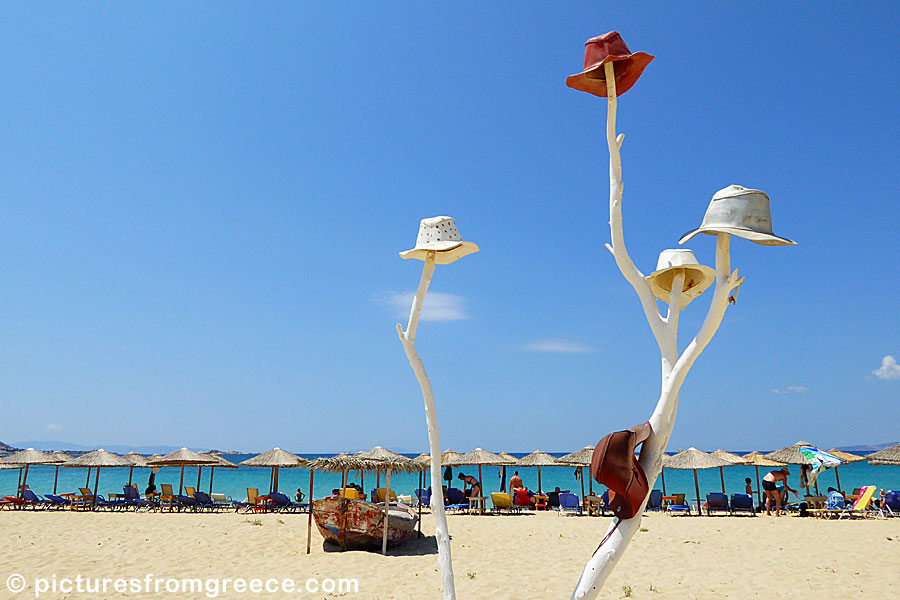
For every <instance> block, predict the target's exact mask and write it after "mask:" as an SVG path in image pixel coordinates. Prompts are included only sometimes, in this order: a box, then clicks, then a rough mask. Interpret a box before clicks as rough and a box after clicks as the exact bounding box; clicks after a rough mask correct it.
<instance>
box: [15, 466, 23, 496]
mask: <svg viewBox="0 0 900 600" xmlns="http://www.w3.org/2000/svg"><path fill="white" fill-rule="evenodd" d="M16 495H17V496H21V495H22V467H19V481H18V482H17V483H16Z"/></svg>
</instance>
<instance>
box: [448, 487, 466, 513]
mask: <svg viewBox="0 0 900 600" xmlns="http://www.w3.org/2000/svg"><path fill="white" fill-rule="evenodd" d="M446 508H447V509H448V510H469V503H468V502H467V501H466V497H465V495H463V492H462V490H461V489H459V488H454V487H452V488H447V506H446Z"/></svg>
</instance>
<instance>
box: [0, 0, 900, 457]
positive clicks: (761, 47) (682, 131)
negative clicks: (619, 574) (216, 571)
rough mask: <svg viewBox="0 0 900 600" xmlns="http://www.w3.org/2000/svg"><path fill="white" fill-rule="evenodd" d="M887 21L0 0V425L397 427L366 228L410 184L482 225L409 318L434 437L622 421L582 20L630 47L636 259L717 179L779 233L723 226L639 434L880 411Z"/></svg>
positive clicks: (695, 208) (277, 429)
mask: <svg viewBox="0 0 900 600" xmlns="http://www.w3.org/2000/svg"><path fill="white" fill-rule="evenodd" d="M898 28H900V16H898V9H897V8H896V6H895V5H894V4H892V3H880V4H879V3H870V4H869V5H867V6H865V7H861V6H859V5H857V4H855V3H849V2H848V3H826V4H825V5H822V4H817V5H803V4H794V5H790V6H787V5H786V6H778V5H770V6H768V7H765V6H762V5H742V6H737V5H734V4H731V3H726V4H714V3H709V4H706V3H680V4H679V5H678V6H677V7H676V6H674V5H671V4H667V3H661V2H646V3H640V4H636V5H630V6H626V5H623V4H622V3H616V4H609V3H603V4H600V3H583V4H567V5H548V4H546V3H515V4H499V3H488V5H486V6H466V7H462V6H455V5H452V4H439V3H426V4H425V5H423V4H421V3H404V4H399V3H345V4H342V5H341V6H340V7H336V6H335V5H333V4H330V3H311V2H310V3H287V2H284V3H267V4H265V5H256V4H242V3H203V4H199V5H197V4H192V5H185V4H182V3H130V4H127V5H117V4H94V3H85V4H83V5H82V4H79V5H72V4H43V5H36V4H33V3H28V4H6V5H4V6H3V8H2V9H0V35H2V39H3V40H4V42H3V48H4V51H3V53H2V60H0V79H2V81H3V82H4V83H3V86H2V90H0V125H2V127H0V157H2V160H0V181H2V187H0V189H2V194H3V203H2V213H0V278H2V282H3V283H2V286H0V331H2V335H3V344H2V347H0V405H2V407H3V418H2V422H0V440H3V441H6V442H15V441H17V440H40V439H57V440H65V441H69V442H74V443H80V444H88V445H94V444H113V443H118V444H121V443H125V444H128V443H131V444H135V445H140V444H170V445H178V446H181V445H190V446H195V447H218V448H226V449H228V448H237V449H243V450H250V451H252V450H264V449H267V448H270V447H272V446H276V445H278V446H282V447H286V448H291V449H293V450H297V451H337V450H345V449H360V448H367V447H370V446H373V445H375V444H382V445H385V446H389V447H394V448H399V449H408V450H412V451H418V450H424V449H426V447H427V435H426V429H425V419H424V413H423V409H422V401H421V397H420V394H419V389H418V386H417V384H416V381H415V378H414V377H413V373H412V371H411V369H410V368H409V365H408V363H407V361H406V358H405V356H404V354H403V350H402V347H401V345H400V343H399V342H398V340H397V336H396V332H395V330H394V326H395V323H396V322H397V321H398V320H403V321H404V322H405V317H406V313H407V312H408V305H409V300H410V294H411V293H412V291H413V290H414V288H415V286H416V284H417V282H418V278H419V274H420V270H421V263H420V262H418V261H403V260H401V259H400V258H399V257H398V256H397V252H398V251H400V250H405V249H408V248H410V247H412V245H413V244H414V241H415V235H416V231H417V228H418V221H419V219H421V218H424V217H430V216H434V215H440V214H447V215H451V216H453V217H455V218H456V221H457V225H458V226H459V228H460V231H461V233H462V235H463V237H464V238H465V239H468V240H471V241H474V242H476V243H478V244H479V245H480V246H481V249H482V250H481V252H480V253H478V254H475V255H472V256H469V257H466V258H465V259H463V260H460V261H459V262H457V263H454V264H452V265H449V266H440V267H438V269H437V272H436V274H435V276H434V279H433V282H432V287H431V292H430V293H429V296H428V298H427V300H426V311H427V313H426V317H427V318H428V319H429V320H426V321H423V322H422V323H421V325H420V328H419V334H418V339H417V344H418V349H419V353H420V355H421V356H422V358H423V360H424V362H425V366H426V368H427V369H428V373H429V375H430V377H431V381H432V383H433V385H434V389H435V394H436V399H437V404H438V417H439V423H440V431H441V438H442V443H443V446H444V447H452V448H454V449H456V450H460V451H464V450H468V449H471V448H472V447H475V446H483V447H486V448H490V449H493V450H496V451H500V450H510V451H530V450H534V449H536V448H542V449H545V450H551V451H556V450H571V449H574V448H578V447H581V446H584V445H586V444H593V443H595V442H596V441H597V440H598V439H599V438H600V437H602V436H603V435H604V434H605V433H607V432H609V431H612V430H615V429H619V428H623V427H627V426H630V425H633V424H634V423H635V422H638V421H642V420H644V419H646V418H647V416H649V414H650V412H651V411H652V409H653V406H654V404H655V402H656V398H657V395H658V389H659V372H658V371H659V356H658V351H657V349H656V346H655V343H654V341H653V339H652V336H651V334H650V332H649V329H648V326H647V324H646V321H645V319H644V317H643V313H642V311H641V309H640V305H639V303H638V302H637V299H636V297H635V296H634V294H633V292H632V290H631V288H630V286H628V284H627V283H626V282H625V280H624V279H623V278H622V277H621V275H620V274H619V273H618V271H617V269H616V267H615V264H614V263H613V261H612V259H611V257H610V255H609V254H608V253H607V252H606V250H605V249H604V248H603V244H604V242H607V241H608V239H609V230H608V226H607V220H608V209H607V196H608V176H607V161H608V155H607V150H606V144H605V138H604V133H603V128H604V123H605V115H606V107H605V102H604V101H603V100H601V99H599V98H596V97H593V96H590V95H588V94H584V93H580V92H576V91H574V90H571V89H569V88H567V87H566V86H565V83H564V81H565V78H566V76H567V75H569V74H572V73H575V72H578V71H580V70H581V66H582V60H583V44H584V41H585V40H586V39H587V38H589V37H591V36H594V35H598V34H601V33H604V32H606V31H609V30H612V29H616V30H618V31H620V32H621V33H622V35H623V37H624V39H625V41H626V42H627V43H628V44H629V46H630V47H631V49H632V50H643V51H646V52H649V53H651V54H655V55H656V59H655V60H654V61H653V63H651V64H650V65H649V66H648V68H647V70H646V71H645V72H644V75H643V76H642V78H641V79H640V81H639V82H638V83H637V84H636V85H635V87H634V88H632V90H630V91H629V92H628V93H627V94H626V95H625V96H623V97H622V99H621V100H620V103H619V122H618V129H619V131H620V132H624V133H625V134H626V136H627V137H626V141H625V145H624V147H623V167H624V181H625V197H624V214H625V235H626V242H627V245H628V249H629V252H630V254H631V256H632V257H633V259H634V260H635V262H636V263H637V265H638V267H639V268H640V269H642V270H643V271H644V272H645V273H649V272H651V271H652V270H653V268H654V267H655V265H656V258H657V255H658V253H659V252H660V251H661V250H663V249H665V248H670V247H674V246H675V244H676V241H677V239H678V238H679V237H680V235H681V234H682V233H684V232H685V231H688V230H690V229H693V228H695V227H696V226H698V225H699V222H700V220H701V219H702V217H703V213H704V211H705V209H706V205H707V203H708V201H709V199H710V197H711V196H712V194H713V193H714V192H715V191H716V190H718V189H720V188H723V187H725V186H727V185H729V184H732V183H736V184H740V185H744V186H747V187H755V188H759V189H763V190H765V191H766V192H767V193H768V194H769V196H770V198H771V206H772V213H773V220H774V229H775V232H776V233H778V234H780V235H782V236H786V237H789V238H792V239H795V240H797V241H798V242H799V245H798V246H796V247H787V248H770V247H763V246H759V245H756V244H751V243H749V242H745V241H742V240H735V241H734V242H733V244H732V250H733V251H732V265H733V267H737V268H738V269H739V270H740V271H741V273H742V274H744V275H746V276H747V280H746V282H745V284H744V285H743V287H742V290H741V294H740V296H739V298H738V302H737V305H736V306H735V307H733V308H731V309H729V311H728V313H727V315H726V317H725V319H724V321H723V323H722V326H721V328H720V330H719V332H718V334H717V335H716V337H715V338H714V339H713V341H712V343H711V344H710V345H709V347H708V348H707V350H706V351H705V352H704V354H703V355H702V356H701V357H700V359H699V360H698V362H697V364H696V365H695V367H694V368H693V370H692V371H691V373H690V374H689V376H688V379H687V381H686V383H685V385H684V387H683V388H682V392H681V402H680V410H679V415H678V422H677V424H676V427H675V432H674V434H673V436H672V438H671V442H670V449H678V448H681V447H687V446H691V445H694V446H698V447H701V448H707V449H710V450H712V449H715V448H718V447H724V448H732V449H753V448H774V447H781V446H784V445H787V444H790V443H793V442H795V441H796V440H798V439H806V440H808V441H810V442H813V443H817V444H820V445H822V446H826V447H831V446H833V445H843V444H857V443H868V442H872V443H877V442H885V441H891V440H897V439H900V433H898V429H900V428H898V416H897V415H898V410H897V408H898V399H900V367H898V366H897V365H896V362H892V361H894V359H900V336H898V332H900V328H898V316H897V314H898V313H897V298H898V291H900V285H898V269H897V257H898V246H900V244H898V236H897V232H898V230H900V210H898V208H897V200H898V191H900V188H898V184H897V173H898V167H900V164H898V163H900V152H898V149H897V140H898V139H900V126H898V120H900V118H898V117H900V108H898V106H900V103H898V102H897V98H898V97H900V80H898V78H897V77H896V69H894V68H891V67H890V64H892V59H891V57H892V56H895V55H896V54H897V52H898V50H900V42H898V41H897V37H896V33H895V32H896V31H897V30H898ZM688 246H689V247H690V248H692V249H693V250H694V251H695V253H696V255H697V257H698V259H699V260H700V261H701V262H702V263H704V264H712V263H713V259H714V239H713V238H712V237H709V236H699V237H698V238H695V239H694V240H692V241H691V242H689V244H688ZM708 301H709V295H706V296H703V297H701V298H700V299H699V300H696V301H694V302H693V303H692V304H691V305H690V307H689V308H688V309H687V310H686V311H685V313H684V314H683V315H682V319H681V335H680V343H681V346H682V347H684V346H685V345H686V344H687V343H688V342H689V341H690V339H691V338H692V337H693V335H694V333H695V332H696V330H697V328H698V327H699V324H700V322H701V321H702V319H703V317H704V315H705V312H706V308H707V307H708ZM886 357H888V358H886ZM885 361H886V362H885Z"/></svg>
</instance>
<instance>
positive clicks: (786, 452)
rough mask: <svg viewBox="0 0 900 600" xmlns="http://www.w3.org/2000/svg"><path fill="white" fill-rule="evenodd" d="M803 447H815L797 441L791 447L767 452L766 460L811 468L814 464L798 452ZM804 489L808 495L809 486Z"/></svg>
mask: <svg viewBox="0 0 900 600" xmlns="http://www.w3.org/2000/svg"><path fill="white" fill-rule="evenodd" d="M804 446H810V447H815V445H814V444H810V443H809V442H804V441H799V442H797V443H796V444H794V445H792V446H787V447H785V448H782V449H781V450H776V451H774V452H769V453H768V454H766V458H769V459H772V460H777V461H779V462H783V463H786V464H789V465H800V466H801V467H812V466H814V465H815V464H816V463H815V462H814V461H812V460H810V459H809V458H808V457H807V456H805V455H804V454H803V453H802V452H800V448H802V447H804ZM805 487H806V493H809V486H808V485H807V486H805ZM816 491H817V492H818V482H817V483H816Z"/></svg>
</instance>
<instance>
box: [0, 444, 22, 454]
mask: <svg viewBox="0 0 900 600" xmlns="http://www.w3.org/2000/svg"><path fill="white" fill-rule="evenodd" d="M16 451H18V448H13V447H12V446H10V445H9V444H4V443H3V442H0V452H2V453H4V454H5V453H7V452H16Z"/></svg>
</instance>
